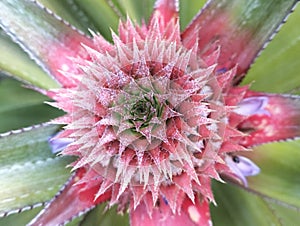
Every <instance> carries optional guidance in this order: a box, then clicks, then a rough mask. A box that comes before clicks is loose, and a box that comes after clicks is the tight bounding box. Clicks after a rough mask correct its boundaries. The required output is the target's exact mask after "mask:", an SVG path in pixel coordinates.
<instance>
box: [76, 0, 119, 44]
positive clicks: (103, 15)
mask: <svg viewBox="0 0 300 226" xmlns="http://www.w3.org/2000/svg"><path fill="white" fill-rule="evenodd" d="M73 2H74V4H76V5H77V6H78V7H79V8H80V9H81V10H83V11H84V12H85V13H86V15H87V16H88V18H89V19H90V21H92V23H93V24H94V25H95V27H96V29H97V30H96V31H99V32H100V33H101V34H102V35H103V36H104V37H105V38H106V39H107V40H111V32H110V28H111V29H113V30H115V31H116V30H117V27H118V23H119V16H118V15H117V13H116V12H115V11H114V9H113V8H112V7H111V6H110V5H109V2H110V1H106V0H85V1H81V0H73Z"/></svg>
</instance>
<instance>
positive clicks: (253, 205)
mask: <svg viewBox="0 0 300 226" xmlns="http://www.w3.org/2000/svg"><path fill="white" fill-rule="evenodd" d="M213 187H214V191H215V192H214V194H215V199H216V202H217V205H218V206H217V207H216V206H213V205H212V206H211V212H212V220H213V223H214V226H223V225H230V226H240V225H243V226H253V225H259V226H270V225H274V226H289V225H294V224H295V222H299V220H300V217H299V213H298V214H296V212H297V211H295V210H293V209H287V208H283V207H281V206H277V205H275V204H273V203H270V202H269V201H266V200H264V199H262V198H261V197H259V196H256V195H254V194H251V193H248V192H246V191H244V190H242V189H240V188H237V187H235V186H234V185H231V184H220V183H214V186H213ZM282 208H283V210H284V213H286V214H287V215H285V214H282V213H279V210H281V209H282ZM283 215H284V216H283ZM282 216H283V217H284V219H285V220H284V222H283V220H282V218H281V217H282ZM288 217H292V218H291V219H288ZM285 222H286V223H288V222H293V223H292V224H284V223H285Z"/></svg>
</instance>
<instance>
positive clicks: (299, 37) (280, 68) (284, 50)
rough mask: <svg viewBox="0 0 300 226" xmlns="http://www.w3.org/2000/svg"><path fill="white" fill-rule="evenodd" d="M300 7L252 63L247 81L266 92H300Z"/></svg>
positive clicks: (254, 87)
mask: <svg viewBox="0 0 300 226" xmlns="http://www.w3.org/2000/svg"><path fill="white" fill-rule="evenodd" d="M299 21H300V6H299V4H298V6H297V8H296V9H295V12H294V13H292V14H291V15H290V16H289V18H288V20H287V22H286V24H284V26H283V27H282V28H281V30H280V31H279V33H278V34H277V35H276V36H275V38H274V39H273V40H272V41H271V42H270V44H269V45H268V46H267V48H266V49H265V50H264V51H263V52H262V54H261V56H259V57H258V59H257V60H256V62H255V63H254V64H253V65H252V67H251V69H250V71H249V73H248V74H247V76H246V77H245V79H244V81H243V83H244V84H246V83H252V82H253V81H254V83H252V85H251V89H254V90H258V91H264V92H281V93H283V92H285V93H290V92H292V93H300V92H299V88H300V76H299V71H300V57H299V53H300V29H299Z"/></svg>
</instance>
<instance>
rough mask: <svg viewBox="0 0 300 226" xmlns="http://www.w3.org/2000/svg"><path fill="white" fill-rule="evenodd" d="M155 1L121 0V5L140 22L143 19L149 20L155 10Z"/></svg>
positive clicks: (130, 15) (134, 19)
mask: <svg viewBox="0 0 300 226" xmlns="http://www.w3.org/2000/svg"><path fill="white" fill-rule="evenodd" d="M114 2H116V1H114ZM154 2H155V1H154V0H148V1H139V0H119V3H120V5H121V6H122V8H123V9H124V10H123V11H125V12H126V14H128V16H129V17H130V18H131V19H132V20H133V21H136V22H138V23H140V22H142V21H145V22H147V20H148V18H149V17H150V15H151V13H152V11H153V6H154Z"/></svg>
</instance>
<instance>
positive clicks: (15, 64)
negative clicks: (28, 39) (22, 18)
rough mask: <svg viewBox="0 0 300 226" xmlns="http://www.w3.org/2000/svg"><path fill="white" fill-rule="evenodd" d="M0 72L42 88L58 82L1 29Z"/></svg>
mask: <svg viewBox="0 0 300 226" xmlns="http://www.w3.org/2000/svg"><path fill="white" fill-rule="evenodd" d="M0 53H1V54H0V72H1V71H2V72H5V73H6V74H7V75H11V76H13V77H15V78H17V79H19V80H22V81H24V82H25V83H29V84H33V85H36V86H38V87H41V88H49V87H52V88H55V87H58V84H57V83H56V82H55V81H54V80H53V79H52V78H50V77H49V75H47V74H46V73H45V72H44V71H43V70H42V69H41V68H40V67H39V66H38V65H36V63H35V62H34V61H33V60H31V59H30V58H29V57H28V55H27V54H26V53H24V51H23V50H22V49H21V48H20V47H19V46H18V45H17V44H16V43H13V42H12V40H11V39H10V38H9V37H8V35H6V34H5V33H4V32H3V31H2V30H1V29H0Z"/></svg>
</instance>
